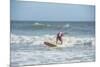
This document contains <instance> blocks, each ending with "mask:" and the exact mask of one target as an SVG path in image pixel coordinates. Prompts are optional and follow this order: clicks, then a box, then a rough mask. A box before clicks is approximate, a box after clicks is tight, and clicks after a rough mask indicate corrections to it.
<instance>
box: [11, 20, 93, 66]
mask: <svg viewBox="0 0 100 67" xmlns="http://www.w3.org/2000/svg"><path fill="white" fill-rule="evenodd" d="M58 32H64V36H63V44H62V45H63V47H59V48H52V47H48V46H46V45H45V44H44V41H56V34H57V33H58ZM10 49H11V67H18V66H21V67H23V66H28V65H42V64H61V63H75V62H92V61H95V22H81V21H78V22H74V21H73V22H68V21H67V22H66V21H63V22H62V21H11V46H10Z"/></svg>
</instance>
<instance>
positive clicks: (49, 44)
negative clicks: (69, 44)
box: [44, 42, 63, 47]
mask: <svg viewBox="0 0 100 67" xmlns="http://www.w3.org/2000/svg"><path fill="white" fill-rule="evenodd" d="M44 44H45V45H47V46H49V47H63V45H61V44H56V43H51V42H44Z"/></svg>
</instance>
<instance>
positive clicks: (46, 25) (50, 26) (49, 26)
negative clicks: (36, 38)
mask: <svg viewBox="0 0 100 67" xmlns="http://www.w3.org/2000/svg"><path fill="white" fill-rule="evenodd" d="M33 27H37V28H54V29H58V28H59V29H60V28H61V29H63V28H69V27H70V24H65V25H54V24H43V23H38V22H36V23H34V24H33Z"/></svg>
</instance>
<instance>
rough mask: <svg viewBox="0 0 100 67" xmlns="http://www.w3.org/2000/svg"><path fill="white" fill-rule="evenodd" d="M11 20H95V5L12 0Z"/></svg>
mask: <svg viewBox="0 0 100 67" xmlns="http://www.w3.org/2000/svg"><path fill="white" fill-rule="evenodd" d="M11 20H18V21H20V20H21V21H95V6H93V5H78V4H58V3H43V2H33V1H16V0H11Z"/></svg>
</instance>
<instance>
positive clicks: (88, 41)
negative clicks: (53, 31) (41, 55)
mask: <svg viewBox="0 0 100 67" xmlns="http://www.w3.org/2000/svg"><path fill="white" fill-rule="evenodd" d="M55 40H56V38H55V35H43V36H19V35H14V34H11V44H28V45H29V44H31V45H40V44H44V41H48V42H55ZM63 41H64V42H63V45H64V46H65V47H71V46H76V45H82V46H83V45H91V46H93V45H95V38H93V37H91V38H79V37H78V38H77V37H72V36H65V37H63Z"/></svg>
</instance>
